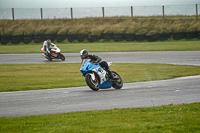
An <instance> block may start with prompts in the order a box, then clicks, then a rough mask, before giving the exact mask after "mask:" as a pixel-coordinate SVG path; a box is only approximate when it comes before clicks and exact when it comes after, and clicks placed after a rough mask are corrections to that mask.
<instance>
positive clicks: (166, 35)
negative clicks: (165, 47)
mask: <svg viewBox="0 0 200 133" xmlns="http://www.w3.org/2000/svg"><path fill="white" fill-rule="evenodd" d="M171 35H172V33H165V32H163V33H160V35H159V40H160V41H165V40H168V39H170V38H171Z"/></svg>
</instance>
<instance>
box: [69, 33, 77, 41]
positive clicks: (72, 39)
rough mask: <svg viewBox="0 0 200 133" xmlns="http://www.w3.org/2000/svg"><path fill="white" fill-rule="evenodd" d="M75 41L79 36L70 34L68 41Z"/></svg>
mask: <svg viewBox="0 0 200 133" xmlns="http://www.w3.org/2000/svg"><path fill="white" fill-rule="evenodd" d="M75 40H78V35H77V34H68V41H69V42H73V41H75Z"/></svg>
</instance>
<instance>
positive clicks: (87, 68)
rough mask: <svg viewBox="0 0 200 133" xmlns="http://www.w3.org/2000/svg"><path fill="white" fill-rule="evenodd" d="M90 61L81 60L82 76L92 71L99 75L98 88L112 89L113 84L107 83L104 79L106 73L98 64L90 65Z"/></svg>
mask: <svg viewBox="0 0 200 133" xmlns="http://www.w3.org/2000/svg"><path fill="white" fill-rule="evenodd" d="M90 61H91V59H85V60H83V63H82V66H81V69H80V72H81V73H82V74H83V75H85V74H87V73H88V72H89V71H94V72H96V73H97V74H98V75H99V77H100V79H101V81H100V88H110V87H112V84H113V83H111V82H109V81H108V80H107V79H106V77H105V75H106V71H105V70H104V69H103V68H102V67H101V66H100V65H99V64H92V63H91V62H90ZM91 77H92V76H91Z"/></svg>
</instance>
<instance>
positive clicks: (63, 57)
mask: <svg viewBox="0 0 200 133" xmlns="http://www.w3.org/2000/svg"><path fill="white" fill-rule="evenodd" d="M59 58H60V59H61V60H62V61H64V60H65V56H64V55H63V54H61V53H60V54H59Z"/></svg>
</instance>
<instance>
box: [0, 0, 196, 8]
mask: <svg viewBox="0 0 200 133" xmlns="http://www.w3.org/2000/svg"><path fill="white" fill-rule="evenodd" d="M185 4H200V0H0V8H69V7H119V6H152V5H185Z"/></svg>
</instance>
